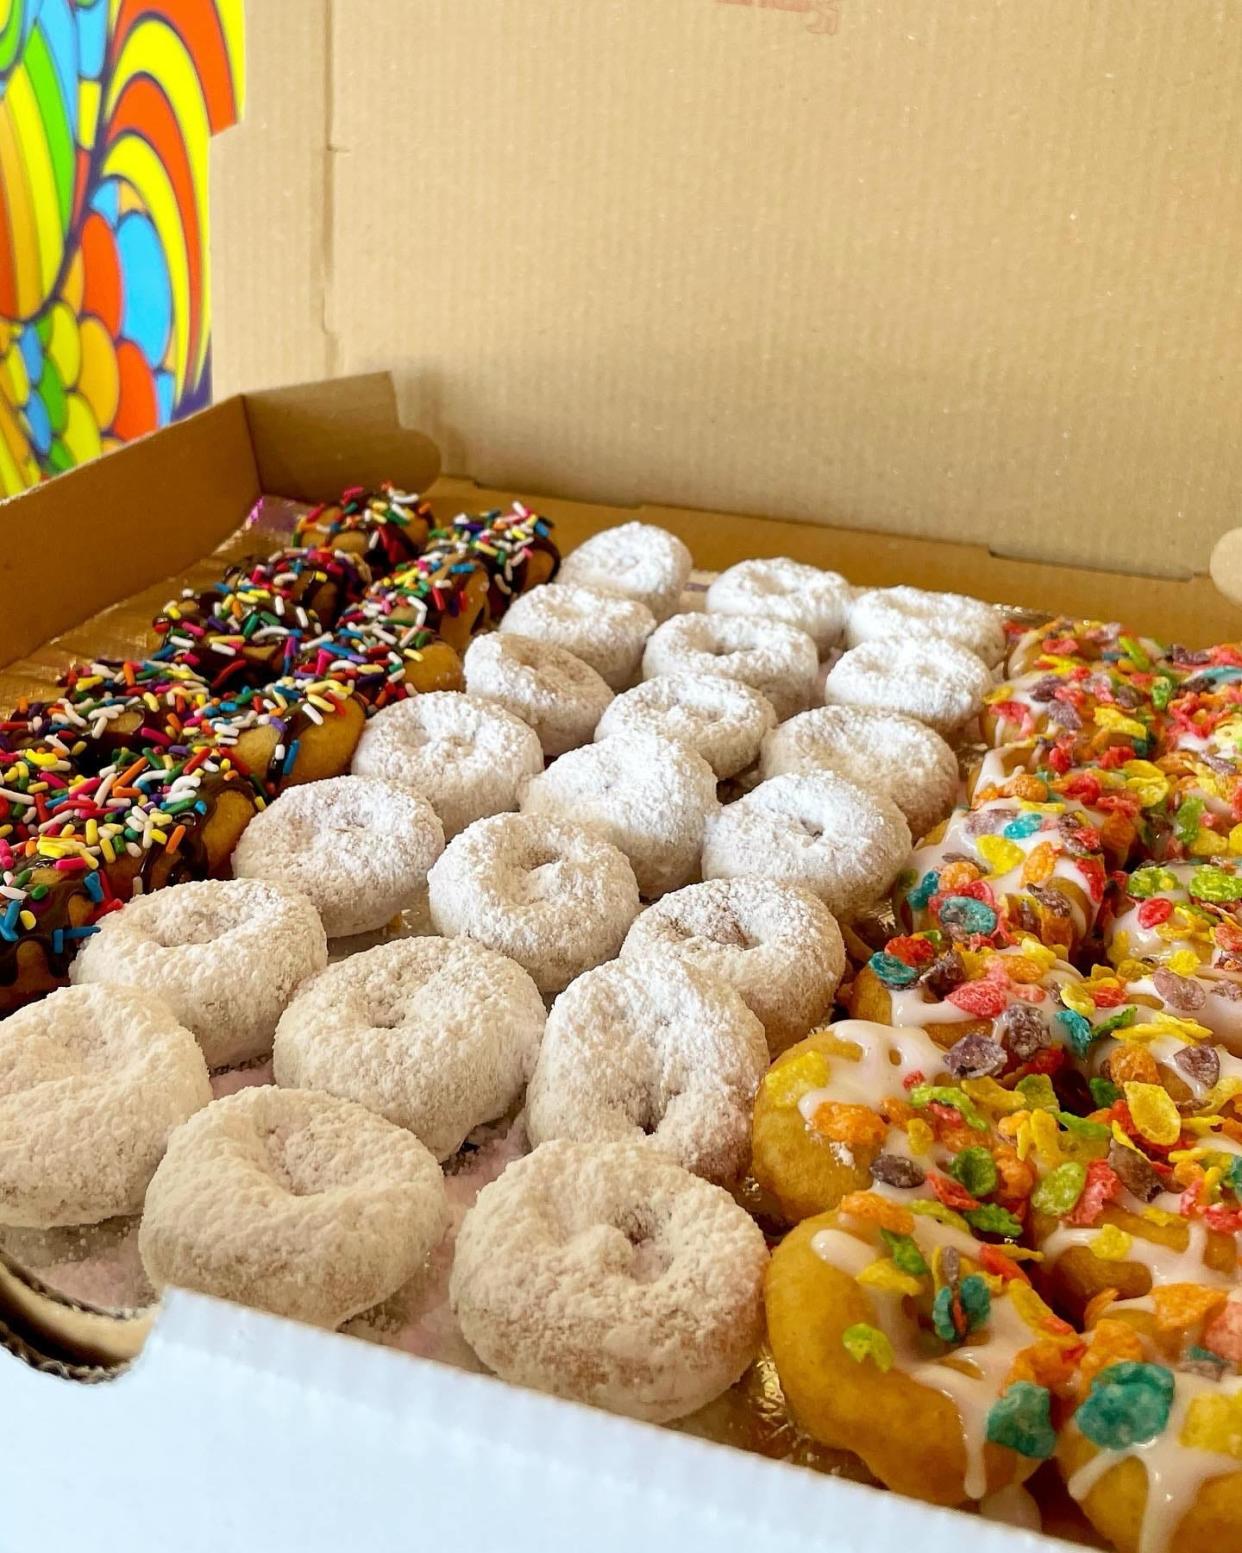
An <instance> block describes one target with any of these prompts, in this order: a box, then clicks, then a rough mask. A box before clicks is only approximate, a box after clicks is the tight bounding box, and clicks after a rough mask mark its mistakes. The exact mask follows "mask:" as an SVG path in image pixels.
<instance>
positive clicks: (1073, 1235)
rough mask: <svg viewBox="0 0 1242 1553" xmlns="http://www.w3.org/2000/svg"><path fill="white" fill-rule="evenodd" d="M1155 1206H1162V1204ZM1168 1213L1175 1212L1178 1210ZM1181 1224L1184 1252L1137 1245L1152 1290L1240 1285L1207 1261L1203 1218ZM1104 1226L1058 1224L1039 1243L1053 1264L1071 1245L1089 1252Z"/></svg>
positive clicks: (1233, 1275)
mask: <svg viewBox="0 0 1242 1553" xmlns="http://www.w3.org/2000/svg"><path fill="white" fill-rule="evenodd" d="M1161 1196H1163V1197H1165V1198H1166V1199H1169V1200H1170V1201H1171V1202H1172V1203H1173V1204H1174V1205H1175V1204H1176V1202H1177V1199H1176V1198H1175V1197H1170V1194H1169V1193H1161ZM1130 1200H1131V1201H1132V1202H1133V1203H1134V1207H1133V1209H1132V1210H1131V1211H1132V1212H1134V1213H1141V1212H1142V1207H1143V1205H1142V1204H1141V1203H1139V1202H1138V1201H1137V1199H1134V1198H1131V1199H1130ZM1156 1206H1159V1203H1157V1205H1156ZM1168 1211H1170V1212H1175V1211H1176V1207H1175V1206H1174V1207H1173V1208H1170V1209H1169V1210H1168ZM1182 1222H1183V1223H1184V1224H1185V1225H1186V1248H1185V1250H1183V1251H1177V1250H1175V1249H1174V1248H1173V1247H1172V1246H1165V1245H1160V1244H1158V1243H1157V1242H1156V1241H1154V1240H1143V1241H1142V1242H1141V1243H1140V1244H1138V1245H1137V1246H1136V1249H1135V1260H1138V1261H1141V1262H1142V1263H1143V1264H1144V1266H1146V1267H1147V1269H1148V1270H1149V1271H1150V1273H1151V1282H1152V1287H1153V1288H1163V1287H1164V1286H1165V1285H1166V1284H1170V1283H1202V1284H1207V1285H1208V1287H1209V1288H1213V1289H1232V1288H1233V1287H1234V1286H1235V1285H1236V1283H1237V1274H1236V1273H1218V1272H1217V1271H1216V1270H1215V1268H1212V1267H1209V1266H1208V1265H1207V1262H1206V1261H1205V1260H1204V1257H1205V1253H1206V1251H1207V1244H1208V1230H1207V1226H1206V1225H1205V1224H1204V1223H1203V1221H1202V1220H1201V1219H1184V1220H1183V1221H1182ZM1101 1227H1102V1226H1100V1225H1098V1224H1097V1225H1094V1226H1092V1227H1089V1228H1088V1227H1082V1226H1079V1225H1073V1224H1058V1225H1057V1227H1056V1229H1054V1230H1052V1231H1051V1233H1050V1234H1048V1235H1047V1236H1046V1237H1045V1238H1044V1239H1043V1240H1042V1241H1041V1242H1040V1250H1041V1251H1042V1252H1043V1253H1044V1255H1045V1257H1046V1258H1047V1259H1048V1264H1049V1265H1051V1264H1052V1263H1054V1262H1055V1261H1056V1260H1057V1258H1058V1257H1061V1256H1063V1255H1064V1254H1065V1252H1066V1251H1068V1250H1069V1249H1070V1247H1071V1246H1086V1247H1088V1249H1090V1246H1091V1242H1092V1241H1093V1240H1094V1239H1095V1237H1096V1236H1097V1235H1098V1234H1099V1233H1100V1229H1101ZM1136 1238H1137V1237H1136Z"/></svg>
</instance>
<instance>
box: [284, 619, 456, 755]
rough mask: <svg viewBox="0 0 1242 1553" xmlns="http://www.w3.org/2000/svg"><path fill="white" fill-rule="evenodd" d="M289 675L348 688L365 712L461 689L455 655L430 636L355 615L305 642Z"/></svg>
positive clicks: (417, 629)
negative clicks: (327, 633) (414, 697)
mask: <svg viewBox="0 0 1242 1553" xmlns="http://www.w3.org/2000/svg"><path fill="white" fill-rule="evenodd" d="M295 673H300V674H303V675H306V674H309V675H310V677H311V678H312V679H316V680H326V681H328V682H329V683H330V684H332V685H340V686H344V687H348V688H349V689H351V690H352V691H353V692H354V694H355V695H356V696H357V697H358V699H359V700H360V701H361V702H362V704H363V706H364V707H366V708H367V709H368V710H369V711H379V710H380V709H381V708H382V707H385V706H387V705H388V704H389V703H390V702H392V701H402V700H404V699H405V697H406V696H407V695H425V694H426V693H427V692H428V691H432V690H464V689H465V688H466V677H465V675H464V674H463V672H462V667H461V658H460V656H459V655H458V653H457V652H455V651H454V649H453V648H451V647H450V646H449V645H448V643H447V642H442V641H441V640H440V638H439V637H438V636H437V635H436V634H435V632H434V631H428V630H427V629H426V627H425V626H415V625H408V624H406V625H399V624H396V623H394V622H392V621H385V620H378V619H376V620H370V621H363V620H360V619H359V618H358V617H357V616H354V617H353V618H351V619H350V620H349V621H347V622H342V623H340V624H338V626H337V627H336V630H335V631H334V632H333V633H332V636H331V637H330V638H326V637H325V638H321V639H320V640H319V641H317V642H313V643H311V644H310V645H309V646H308V647H307V648H306V650H305V651H304V652H303V654H302V656H301V658H299V659H298V662H297V664H296V665H295ZM326 774H327V773H325V775H326Z"/></svg>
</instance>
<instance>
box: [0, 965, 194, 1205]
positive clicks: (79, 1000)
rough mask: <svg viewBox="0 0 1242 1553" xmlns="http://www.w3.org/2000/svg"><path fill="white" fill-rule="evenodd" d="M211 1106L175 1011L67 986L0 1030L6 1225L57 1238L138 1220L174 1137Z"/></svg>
mask: <svg viewBox="0 0 1242 1553" xmlns="http://www.w3.org/2000/svg"><path fill="white" fill-rule="evenodd" d="M210 1099H211V1081H210V1079H209V1078H208V1076H207V1064H206V1063H205V1062H204V1060H203V1054H202V1052H201V1051H200V1050H199V1049H198V1046H197V1044H196V1042H195V1040H194V1037H193V1035H191V1033H190V1032H189V1031H188V1030H187V1029H185V1027H184V1026H183V1025H181V1024H179V1023H178V1022H177V1020H176V1019H175V1017H174V1016H173V1014H172V1012H171V1010H170V1009H169V1008H168V1006H167V1004H165V1003H162V1002H161V1001H160V1000H159V999H158V998H156V997H155V996H153V995H151V994H150V993H147V992H140V991H138V990H137V989H136V988H133V987H63V988H61V989H60V990H59V991H57V992H52V993H50V994H49V995H48V996H47V997H46V998H44V999H43V1000H42V1002H39V1003H34V1004H31V1005H30V1006H29V1007H27V1008H23V1009H19V1010H18V1012H17V1013H15V1014H10V1015H9V1017H8V1018H7V1019H5V1020H3V1021H0V1224H6V1225H15V1226H24V1227H28V1228H34V1229H52V1228H55V1227H56V1226H58V1225H67V1224H98V1223H99V1222H100V1221H101V1220H103V1219H108V1218H111V1217H113V1215H115V1214H127V1213H135V1212H136V1211H137V1210H138V1209H139V1208H140V1207H141V1206H142V1198H143V1193H144V1192H145V1191H146V1189H147V1183H148V1181H150V1179H151V1177H152V1175H153V1174H154V1172H155V1167H156V1166H157V1165H158V1164H159V1162H160V1160H161V1158H162V1157H163V1154H164V1149H165V1147H166V1146H167V1143H168V1137H169V1134H170V1133H171V1132H172V1131H173V1129H174V1128H176V1127H179V1126H180V1125H181V1123H182V1122H184V1121H185V1120H187V1118H188V1117H190V1116H192V1115H193V1114H194V1112H195V1111H197V1110H198V1109H199V1108H200V1107H202V1106H205V1105H206V1104H207V1103H208V1101H209V1100H210Z"/></svg>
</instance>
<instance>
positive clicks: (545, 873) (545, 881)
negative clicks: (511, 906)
mask: <svg viewBox="0 0 1242 1553" xmlns="http://www.w3.org/2000/svg"><path fill="white" fill-rule="evenodd" d="M561 863H562V859H561V856H560V853H559V852H554V851H553V850H552V849H551V848H550V847H548V848H538V849H537V850H535V851H533V852H531V853H530V854H529V855H528V856H527V857H525V858H524V859H523V868H524V874H523V880H522V893H523V895H524V896H525V898H526V899H527V900H531V901H542V900H547V899H549V898H550V897H551V896H553V895H555V894H556V893H557V891H558V890H559V889H560V885H561V872H562V869H561Z"/></svg>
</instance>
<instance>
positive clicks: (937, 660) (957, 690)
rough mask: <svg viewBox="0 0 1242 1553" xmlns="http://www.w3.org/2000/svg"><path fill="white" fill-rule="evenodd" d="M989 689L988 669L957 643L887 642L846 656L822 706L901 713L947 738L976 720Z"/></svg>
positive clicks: (828, 685)
mask: <svg viewBox="0 0 1242 1553" xmlns="http://www.w3.org/2000/svg"><path fill="white" fill-rule="evenodd" d="M991 688H992V675H991V672H990V670H989V669H988V666H987V664H986V663H984V661H983V659H982V658H979V657H977V656H976V655H975V654H974V653H973V652H971V651H970V650H969V649H968V648H965V647H959V646H958V645H957V643H956V642H950V641H948V640H947V639H945V638H943V637H932V636H915V637H910V638H907V639H904V640H897V639H887V638H886V639H884V640H881V641H873V642H864V643H863V644H862V645H861V646H859V647H851V648H850V649H849V651H848V652H845V653H842V655H841V657H840V658H838V659H837V661H836V663H834V664H833V666H832V668H831V669H830V670H829V672H828V677H827V679H826V680H825V681H824V700H825V702H826V703H827V704H828V705H829V706H856V707H863V708H864V709H866V710H868V711H872V712H897V713H900V714H902V715H903V716H906V717H913V718H914V719H915V720H916V721H918V722H920V723H926V724H927V726H928V727H929V728H934V729H935V730H936V732H937V733H939V734H943V735H945V736H948V735H950V734H954V733H956V732H958V730H959V729H961V728H962V727H964V726H965V724H966V723H968V722H969V721H970V720H971V718H972V717H976V716H977V715H978V713H979V711H980V709H981V708H982V706H983V701H984V697H985V696H986V695H987V693H988V691H989V690H990V689H991Z"/></svg>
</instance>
